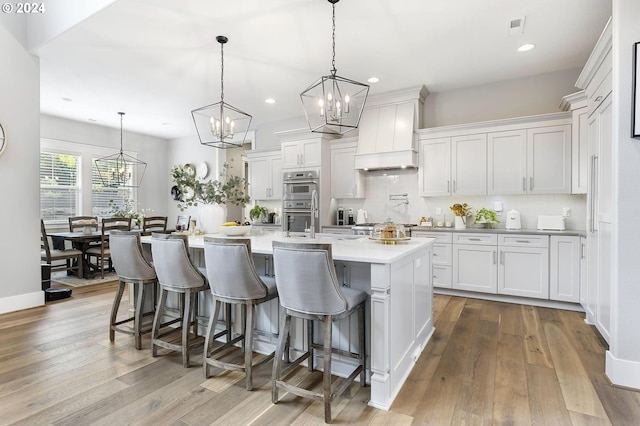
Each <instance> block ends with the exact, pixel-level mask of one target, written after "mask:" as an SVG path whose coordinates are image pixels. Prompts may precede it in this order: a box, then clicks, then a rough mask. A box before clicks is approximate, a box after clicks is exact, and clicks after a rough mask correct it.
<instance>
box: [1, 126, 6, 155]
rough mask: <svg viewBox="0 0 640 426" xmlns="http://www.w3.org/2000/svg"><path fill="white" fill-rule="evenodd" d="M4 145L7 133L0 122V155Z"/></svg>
mask: <svg viewBox="0 0 640 426" xmlns="http://www.w3.org/2000/svg"><path fill="white" fill-rule="evenodd" d="M6 146H7V135H6V134H5V133H4V128H3V127H2V124H0V155H2V151H4V149H5V148H6Z"/></svg>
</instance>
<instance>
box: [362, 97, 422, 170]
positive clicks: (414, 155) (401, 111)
mask: <svg viewBox="0 0 640 426" xmlns="http://www.w3.org/2000/svg"><path fill="white" fill-rule="evenodd" d="M428 94H429V92H428V91H427V88H426V87H424V86H422V87H414V88H410V89H405V90H399V91H395V92H388V93H384V94H379V95H376V96H370V97H369V99H367V105H366V107H365V109H364V111H363V112H362V117H361V119H360V125H359V128H358V150H357V152H356V155H355V168H356V169H358V170H383V169H401V168H403V169H404V168H417V167H418V151H417V149H416V147H417V144H416V140H417V139H416V135H415V130H416V129H418V128H420V127H421V123H422V106H423V105H424V99H425V98H426V96H427V95H428Z"/></svg>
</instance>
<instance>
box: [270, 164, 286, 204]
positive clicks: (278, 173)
mask: <svg viewBox="0 0 640 426" xmlns="http://www.w3.org/2000/svg"><path fill="white" fill-rule="evenodd" d="M270 181H271V189H270V191H269V198H271V199H272V200H281V199H282V189H283V188H282V156H280V155H278V156H274V157H271V179H270Z"/></svg>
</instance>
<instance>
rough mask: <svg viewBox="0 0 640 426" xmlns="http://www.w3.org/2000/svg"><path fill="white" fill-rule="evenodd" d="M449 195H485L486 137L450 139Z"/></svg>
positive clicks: (456, 137) (457, 137)
mask: <svg viewBox="0 0 640 426" xmlns="http://www.w3.org/2000/svg"><path fill="white" fill-rule="evenodd" d="M451 180H452V183H451V194H452V195H487V135H486V134H479V135H469V136H455V137H452V138H451Z"/></svg>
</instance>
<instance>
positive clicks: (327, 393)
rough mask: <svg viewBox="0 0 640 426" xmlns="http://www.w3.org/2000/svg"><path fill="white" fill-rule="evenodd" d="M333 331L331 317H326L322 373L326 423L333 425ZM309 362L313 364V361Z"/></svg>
mask: <svg viewBox="0 0 640 426" xmlns="http://www.w3.org/2000/svg"><path fill="white" fill-rule="evenodd" d="M331 331H332V327H331V315H326V316H325V317H324V360H323V361H324V372H323V373H322V376H323V377H322V378H323V381H322V382H323V387H324V392H323V394H324V398H323V399H324V421H325V423H331ZM309 362H313V359H310V360H309Z"/></svg>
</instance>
